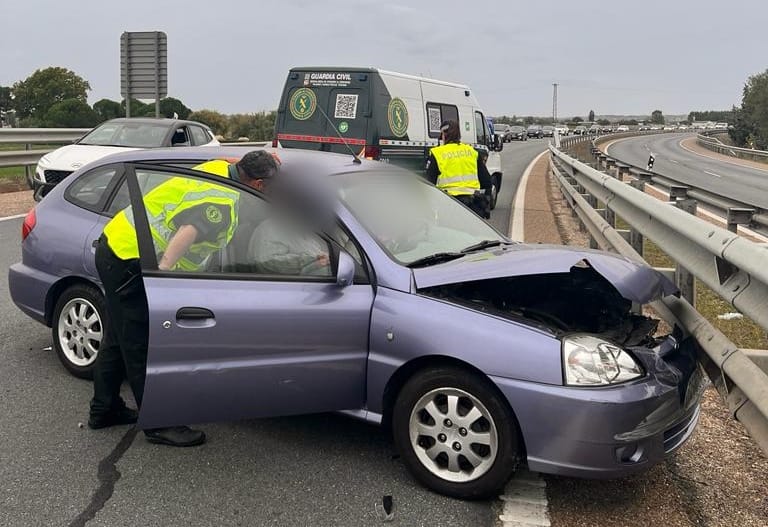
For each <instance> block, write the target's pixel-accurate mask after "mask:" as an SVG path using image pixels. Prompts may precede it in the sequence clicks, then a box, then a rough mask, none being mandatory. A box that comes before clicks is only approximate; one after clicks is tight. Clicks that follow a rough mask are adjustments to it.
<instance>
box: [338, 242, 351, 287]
mask: <svg viewBox="0 0 768 527" xmlns="http://www.w3.org/2000/svg"><path fill="white" fill-rule="evenodd" d="M354 279H355V260H354V259H353V258H352V257H351V256H350V255H349V253H348V252H346V251H339V265H338V266H337V267H336V285H338V286H339V287H347V286H349V285H352V282H353V281H354Z"/></svg>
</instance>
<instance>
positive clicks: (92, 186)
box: [64, 165, 118, 212]
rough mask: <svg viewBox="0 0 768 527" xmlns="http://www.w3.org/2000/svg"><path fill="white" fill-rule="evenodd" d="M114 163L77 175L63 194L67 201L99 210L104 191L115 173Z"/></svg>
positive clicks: (104, 197)
mask: <svg viewBox="0 0 768 527" xmlns="http://www.w3.org/2000/svg"><path fill="white" fill-rule="evenodd" d="M117 171H118V167H117V166H115V165H111V166H107V167H100V168H96V169H93V170H90V171H88V172H86V173H85V174H83V175H81V176H80V177H78V178H77V179H76V180H75V181H74V182H73V183H72V184H71V185H70V186H69V188H67V191H66V192H65V194H64V197H65V198H66V199H67V201H70V202H71V203H74V204H75V205H78V206H80V207H83V208H85V209H88V210H92V211H94V212H99V211H100V210H101V208H102V207H101V204H102V203H103V201H104V200H105V199H106V198H107V196H106V191H107V189H108V188H109V185H110V183H112V180H113V178H114V177H115V175H116V174H117Z"/></svg>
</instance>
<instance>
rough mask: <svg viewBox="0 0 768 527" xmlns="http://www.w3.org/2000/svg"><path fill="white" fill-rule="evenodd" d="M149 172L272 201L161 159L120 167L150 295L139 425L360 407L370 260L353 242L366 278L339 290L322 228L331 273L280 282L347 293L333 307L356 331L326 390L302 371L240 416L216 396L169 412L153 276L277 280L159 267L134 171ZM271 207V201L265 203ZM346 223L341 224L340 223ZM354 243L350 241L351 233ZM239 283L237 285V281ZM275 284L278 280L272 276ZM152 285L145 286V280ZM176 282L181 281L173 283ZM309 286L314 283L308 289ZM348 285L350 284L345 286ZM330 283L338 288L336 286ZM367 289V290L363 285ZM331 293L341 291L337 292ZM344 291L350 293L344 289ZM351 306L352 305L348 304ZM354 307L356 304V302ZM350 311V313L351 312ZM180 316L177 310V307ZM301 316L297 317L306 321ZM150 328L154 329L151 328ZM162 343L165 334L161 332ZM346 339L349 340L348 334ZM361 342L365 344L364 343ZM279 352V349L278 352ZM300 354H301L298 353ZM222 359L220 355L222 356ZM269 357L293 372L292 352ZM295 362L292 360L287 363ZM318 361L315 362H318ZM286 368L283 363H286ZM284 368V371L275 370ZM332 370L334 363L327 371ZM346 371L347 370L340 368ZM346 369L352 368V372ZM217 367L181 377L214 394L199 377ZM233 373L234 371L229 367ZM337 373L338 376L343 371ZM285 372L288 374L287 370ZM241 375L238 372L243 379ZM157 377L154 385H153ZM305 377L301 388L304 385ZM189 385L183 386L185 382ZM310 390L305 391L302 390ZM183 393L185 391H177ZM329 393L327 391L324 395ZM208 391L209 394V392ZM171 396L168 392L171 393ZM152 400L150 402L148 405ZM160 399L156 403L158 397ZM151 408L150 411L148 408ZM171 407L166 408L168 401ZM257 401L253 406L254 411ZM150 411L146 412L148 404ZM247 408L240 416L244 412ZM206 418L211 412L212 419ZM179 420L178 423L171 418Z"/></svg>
mask: <svg viewBox="0 0 768 527" xmlns="http://www.w3.org/2000/svg"><path fill="white" fill-rule="evenodd" d="M141 169H144V170H151V171H153V172H165V173H167V174H168V175H169V176H190V177H194V178H198V179H203V180H208V181H210V182H212V183H216V184H218V185H224V186H228V187H231V188H233V189H237V190H238V191H241V192H244V193H248V194H252V195H254V196H255V197H256V198H257V199H261V200H263V201H265V202H266V203H267V204H269V200H268V199H266V197H265V196H264V195H263V194H262V193H260V192H258V191H256V190H254V189H252V188H250V187H248V186H245V185H243V184H241V183H239V182H236V181H232V180H229V179H224V178H221V177H219V176H214V175H210V174H207V173H202V172H198V171H195V170H190V169H184V168H179V167H176V166H174V167H168V166H164V165H158V164H151V163H126V167H125V174H124V176H125V179H126V181H127V183H128V189H129V193H130V197H131V205H132V206H133V207H134V214H133V216H134V221H135V227H136V233H137V239H138V245H139V259H140V263H141V267H142V275H143V280H144V282H145V289H147V299H148V308H149V313H150V320H149V324H150V330H149V332H148V333H149V341H148V360H147V383H146V387H145V393H144V402H143V405H142V411H141V413H140V419H139V424H140V426H142V427H150V428H151V427H157V426H171V425H175V424H186V423H190V422H200V421H211V420H232V419H241V418H252V417H267V416H273V415H289V414H300V413H307V412H317V411H336V410H353V411H354V410H359V409H362V408H364V407H365V404H366V401H365V396H366V393H367V361H368V354H369V351H370V350H369V337H370V314H371V310H372V306H373V302H374V300H375V286H374V284H373V281H372V276H373V274H372V273H371V271H370V268H369V260H368V258H367V256H366V255H365V253H364V252H363V250H362V248H361V247H360V245H359V243H357V242H356V241H355V244H356V246H357V249H358V250H359V251H360V254H361V257H362V258H363V261H364V263H363V264H362V266H363V268H364V269H365V272H366V275H367V276H368V281H367V282H365V283H359V282H357V283H356V284H353V285H352V286H351V287H355V285H357V286H358V289H356V290H349V289H347V288H344V290H342V289H341V286H339V285H337V284H336V281H335V276H336V272H337V268H338V260H339V252H340V250H341V248H340V247H339V246H338V244H337V242H336V241H335V240H334V239H333V238H332V237H331V236H329V235H327V234H325V233H323V234H320V233H317V234H318V236H321V237H322V239H323V240H324V241H325V242H326V243H328V246H329V249H330V250H331V253H330V257H331V271H332V272H331V277H311V276H305V277H302V278H301V279H297V278H296V277H290V278H288V279H286V280H285V282H288V283H295V284H296V286H297V287H296V290H299V289H302V290H308V291H309V292H311V293H314V294H317V292H318V291H319V290H320V289H323V288H324V289H325V291H326V293H327V292H329V291H333V293H332V294H331V295H326V299H327V298H331V297H335V296H338V297H339V298H341V297H343V296H344V295H347V297H348V299H347V300H343V301H337V304H336V305H337V306H338V305H339V304H343V305H341V307H339V308H338V311H339V312H341V310H343V309H346V311H345V313H347V314H349V313H350V312H351V313H352V317H351V318H350V327H351V330H350V331H351V332H353V333H354V334H353V336H352V337H348V338H347V341H345V343H344V345H345V346H347V347H346V348H345V350H347V352H348V353H347V355H343V356H342V357H341V358H340V359H338V368H337V370H338V371H336V372H335V373H334V372H332V373H331V374H330V378H331V382H329V385H330V387H327V386H326V387H323V388H322V390H320V388H319V387H318V386H312V385H310V383H311V380H310V381H308V380H307V377H308V375H307V373H306V371H304V372H303V373H299V374H298V377H297V379H290V378H286V379H283V380H281V381H280V382H281V383H285V386H288V387H289V388H286V390H288V391H286V396H285V397H284V398H281V399H280V401H278V402H276V403H275V404H274V409H272V408H271V407H270V408H268V409H267V408H264V406H263V405H261V406H259V405H256V404H255V403H251V405H250V406H248V405H245V406H248V408H246V409H244V410H243V409H242V408H240V410H241V411H240V412H239V413H238V411H236V410H238V408H234V409H233V407H235V406H237V405H232V406H230V407H229V411H227V409H224V408H217V407H216V402H215V401H213V397H206V398H203V399H204V400H205V401H208V402H207V403H206V404H205V405H204V406H205V408H203V409H201V410H200V412H199V413H200V414H201V415H203V416H204V417H201V418H200V419H196V418H195V412H191V413H190V411H187V412H186V413H185V411H184V410H183V409H180V408H179V407H177V408H174V409H173V412H171V411H170V410H171V408H170V406H172V401H168V400H167V397H168V396H169V393H168V390H167V389H165V388H164V387H163V388H159V389H158V388H157V387H158V386H160V384H158V383H157V382H156V381H154V380H153V379H152V377H155V378H156V379H158V380H159V379H160V377H158V375H159V374H157V373H156V372H155V370H154V369H153V361H152V357H153V351H152V350H153V334H154V335H159V334H160V333H158V332H160V331H163V330H162V329H158V327H159V326H158V324H159V323H162V324H163V325H162V327H163V328H166V324H172V322H170V320H166V321H164V322H160V321H159V320H153V319H152V313H153V309H152V305H151V300H150V299H151V298H152V296H153V291H151V290H150V288H151V287H153V285H152V284H153V281H154V282H156V281H157V279H160V280H163V279H171V280H185V279H191V280H206V281H219V280H227V279H230V280H236V281H238V282H239V283H241V284H242V283H246V285H247V282H252V283H253V284H255V285H254V286H253V289H254V290H260V289H262V288H265V287H267V286H265V284H274V283H275V280H272V279H270V278H266V277H265V276H264V275H258V274H248V273H226V272H223V273H219V274H212V273H210V272H200V273H184V275H183V276H180V275H179V273H176V272H173V271H160V270H158V269H157V257H156V254H155V247H154V243H153V242H152V239H151V235H150V230H149V222H148V220H147V216H146V210H145V207H144V202H143V193H142V191H141V188H140V185H139V181H138V177H137V175H136V171H137V170H141ZM269 206H271V205H269ZM342 225H343V224H342ZM346 230H347V233H348V234H350V237H351V233H349V230H348V229H346ZM352 239H353V240H354V238H352ZM241 281H242V282H241ZM277 281H278V282H279V281H280V280H277ZM148 282H149V285H147V284H148ZM176 283H177V284H178V283H180V282H176ZM169 284H173V282H169ZM313 284H314V287H313ZM221 287H222V290H225V289H226V287H227V282H224V283H223V284H222V286H221ZM347 287H350V286H347ZM334 288H338V289H335V290H334ZM365 288H367V289H365ZM335 291H338V293H336V292H335ZM346 291H349V293H347V292H346ZM350 305H351V306H352V307H351V308H350ZM358 305H359V309H358V308H357V306H358ZM350 309H351V310H352V311H350ZM296 312H297V313H298V314H299V315H300V314H301V311H300V310H299V309H298V308H297V311H296ZM177 313H178V312H177ZM305 319H306V317H305V318H304V319H302V318H301V317H299V320H300V321H301V320H305ZM201 324H202V325H200V326H198V327H200V328H202V327H205V322H202V323H201ZM177 325H178V319H177ZM153 332H154V333H153ZM158 338H160V340H161V341H162V337H158ZM345 338H346V337H345ZM350 339H352V340H354V339H357V340H356V342H357V341H358V340H359V342H360V344H359V346H357V345H353V346H357V347H359V348H360V349H358V350H357V351H349V350H350V346H349V342H348V341H349V340H350ZM363 342H364V344H363ZM275 354H276V355H277V352H275ZM302 358H303V357H302ZM315 359H316V357H314V356H308V357H307V358H306V361H307V364H308V367H307V368H305V370H308V369H310V368H311V367H313V365H314V363H313V362H312V361H313V360H315ZM217 360H218V359H215V358H212V359H211V360H210V362H211V363H215V362H216V361H217ZM222 360H223V359H222ZM271 360H272V362H271V363H270V364H269V365H268V366H264V368H265V371H266V369H267V368H271V370H269V371H276V372H280V373H282V374H285V372H286V370H288V369H290V364H293V363H295V361H296V356H295V355H294V356H290V355H287V354H286V355H285V356H284V361H285V362H283V363H282V364H281V363H280V359H279V357H278V358H272V359H271ZM290 361H294V362H290ZM315 362H316V360H315ZM177 365H178V366H179V367H185V366H186V364H185V363H183V361H182V362H178V363H177ZM286 365H288V366H286ZM334 365H335V363H333V364H330V366H334ZM281 366H282V367H283V368H282V370H281V369H280V367H281ZM331 369H333V368H331ZM345 369H346V370H345ZM350 370H351V371H350ZM215 371H217V369H216V368H213V369H210V370H204V371H203V372H202V373H201V370H198V371H192V370H191V369H190V371H189V372H185V373H189V375H188V376H186V378H187V380H189V379H192V378H193V377H195V376H196V377H197V378H196V379H194V390H195V391H196V392H199V391H200V390H209V391H212V390H213V389H212V388H211V387H209V386H207V385H206V383H205V379H204V376H205V375H206V374H209V380H210V378H212V375H214V374H212V373H211V372H215ZM232 371H234V370H232ZM355 371H357V374H355ZM342 374H343V376H341V377H340V375H342ZM286 377H290V372H289V375H287V376H286ZM240 378H241V380H242V376H241V377H240ZM153 382H154V384H153ZM290 382H296V384H297V385H299V386H303V387H304V390H305V394H306V392H307V391H310V392H311V391H312V390H313V389H314V390H316V391H317V393H316V395H315V396H314V397H309V398H308V399H309V400H308V401H305V402H302V401H301V400H300V399H299V398H298V397H293V396H294V394H293V393H292V392H290V384H288V383H290ZM302 382H304V384H303V385H301V383H302ZM182 384H183V383H182ZM213 384H215V381H214V382H209V383H208V385H210V386H212V385H213ZM187 386H188V385H187ZM307 387H309V388H307ZM281 388H283V385H282V384H281V385H279V386H277V389H281ZM175 389H178V385H177V386H175ZM181 389H182V390H183V388H181ZM148 390H154V391H153V392H152V393H149V392H148ZM294 391H296V390H295V389H294ZM325 392H328V393H325ZM158 393H160V394H162V395H160V396H155V395H154V394H158ZM196 395H197V396H198V399H201V397H200V394H199V393H197V394H196ZM209 395H213V394H209ZM172 396H173V395H171V397H172ZM181 396H183V394H179V397H181ZM153 401H154V402H153ZM157 401H161V402H159V403H158V402H157ZM229 402H230V403H231V402H232V398H231V397H230V399H229ZM153 405H154V408H152V406H153ZM169 405H170V406H169ZM257 406H258V408H257ZM148 408H149V409H148ZM244 412H245V413H244ZM211 416H215V417H213V418H211ZM174 419H176V421H175V420H174Z"/></svg>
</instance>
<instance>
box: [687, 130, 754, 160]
mask: <svg viewBox="0 0 768 527" xmlns="http://www.w3.org/2000/svg"><path fill="white" fill-rule="evenodd" d="M714 133H715V132H704V133H700V134H696V142H697V143H698V144H699V145H701V146H703V147H704V148H706V149H708V150H712V151H713V152H717V153H718V154H724V155H727V156H731V157H738V158H739V159H747V160H750V161H760V162H763V163H768V152H767V151H765V150H754V149H752V148H740V147H737V146H730V145H726V144H724V143H723V142H722V141H720V140H719V139H718V138H716V137H713V136H712V135H710V134H714ZM717 133H723V130H718V131H717Z"/></svg>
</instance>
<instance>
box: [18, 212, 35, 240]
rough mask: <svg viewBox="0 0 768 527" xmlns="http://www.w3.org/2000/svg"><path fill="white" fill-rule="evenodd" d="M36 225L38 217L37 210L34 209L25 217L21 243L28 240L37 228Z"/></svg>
mask: <svg viewBox="0 0 768 527" xmlns="http://www.w3.org/2000/svg"><path fill="white" fill-rule="evenodd" d="M36 223H37V217H36V216H35V209H34V207H33V208H31V209H30V210H29V212H27V215H26V216H25V217H24V223H22V224H21V241H24V240H26V239H27V236H29V233H30V232H32V229H34V228H35V224H36Z"/></svg>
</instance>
